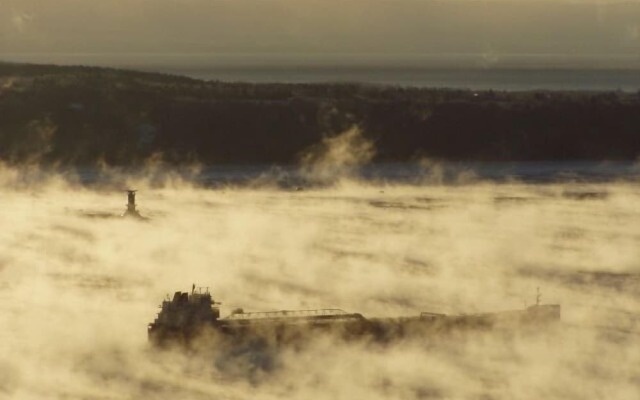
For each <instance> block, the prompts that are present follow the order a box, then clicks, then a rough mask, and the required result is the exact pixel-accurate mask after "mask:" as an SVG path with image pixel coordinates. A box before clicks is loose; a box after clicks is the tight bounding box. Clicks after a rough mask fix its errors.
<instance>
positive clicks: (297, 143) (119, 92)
mask: <svg viewBox="0 0 640 400" xmlns="http://www.w3.org/2000/svg"><path fill="white" fill-rule="evenodd" d="M353 126H358V127H359V128H360V130H361V132H362V135H363V136H364V137H365V138H367V139H369V140H370V141H371V142H372V143H373V146H374V147H375V155H374V156H373V159H372V160H373V161H408V160H413V159H416V158H421V157H429V158H437V159H446V160H468V161H534V160H634V159H636V158H637V157H638V155H640V92H638V93H622V92H553V91H532V92H499V91H479V92H478V91H468V90H453V89H429V88H406V87H394V86H375V85H364V84H349V83H326V84H252V83H226V82H220V81H201V80H196V79H191V78H186V77H181V76H175V75H164V74H157V73H147V72H137V71H128V70H118V69H112V68H98V67H83V66H65V67H61V66H52V65H31V64H14V63H0V159H1V160H4V161H6V162H10V163H22V162H38V163H60V164H75V165H90V164H94V163H98V162H105V163H107V164H113V165H129V164H137V163H142V162H144V161H145V160H147V159H148V158H149V157H158V155H161V157H162V158H163V159H164V160H165V161H167V162H170V163H186V162H192V161H198V162H201V163H204V164H215V163H236V164H255V163H273V164H291V163H297V162H298V161H299V160H300V159H301V157H302V155H303V154H305V152H306V151H307V150H308V149H309V148H312V147H313V146H315V145H317V144H318V143H321V142H322V140H323V139H324V138H326V137H330V136H335V135H337V134H339V133H341V132H344V131H346V130H348V129H349V128H351V127H353Z"/></svg>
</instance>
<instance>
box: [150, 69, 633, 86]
mask: <svg viewBox="0 0 640 400" xmlns="http://www.w3.org/2000/svg"><path fill="white" fill-rule="evenodd" d="M144 69H146V70H149V71H160V72H167V73H172V74H178V75H186V76H189V77H193V78H197V79H204V80H220V81H230V82H235V81H242V82H254V83H271V82H281V83H306V82H308V83H325V82H359V83H371V84H380V85H400V86H415V87H441V88H444V87H447V88H459V89H474V90H488V89H494V90H513V91H518V90H537V89H547V90H622V91H626V92H634V91H637V90H640V72H638V71H635V70H569V69H557V70H541V69H430V68H418V67H411V68H402V67H380V68H368V67H328V66H326V67H312V66H301V67H297V68H296V67H279V66H265V67H242V66H240V67H209V68H206V67H198V68H195V67H194V68H188V67H185V68H180V67H154V68H144Z"/></svg>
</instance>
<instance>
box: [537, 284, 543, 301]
mask: <svg viewBox="0 0 640 400" xmlns="http://www.w3.org/2000/svg"><path fill="white" fill-rule="evenodd" d="M541 297H542V293H540V286H538V292H537V293H536V306H539V305H540V298H541Z"/></svg>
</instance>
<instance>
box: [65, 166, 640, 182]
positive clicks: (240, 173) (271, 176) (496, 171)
mask: <svg viewBox="0 0 640 400" xmlns="http://www.w3.org/2000/svg"><path fill="white" fill-rule="evenodd" d="M121 172H123V173H124V174H125V175H133V176H135V175H146V176H148V175H149V171H148V170H144V171H137V170H134V169H126V170H123V171H121ZM69 173H71V174H74V175H78V176H79V177H80V180H81V182H83V183H85V184H88V185H92V184H99V183H108V182H110V181H113V180H114V179H119V178H113V176H120V174H115V175H104V174H101V173H100V172H98V171H96V170H93V169H81V170H78V171H70V172H69ZM167 173H171V174H177V175H180V176H182V177H183V178H185V179H187V180H192V181H195V182H197V183H199V184H202V185H204V186H206V187H220V186H225V185H251V184H275V185H277V186H280V187H283V188H295V187H305V186H313V185H318V184H323V183H326V180H318V179H315V178H314V177H313V175H312V174H309V173H308V172H305V171H303V170H301V169H300V168H299V167H296V166H272V165H243V166H209V167H205V168H203V169H201V170H200V171H198V172H193V171H192V170H190V169H184V170H182V169H180V168H177V169H170V170H156V171H154V172H153V173H152V174H151V175H152V179H153V177H154V176H155V177H157V179H158V180H159V181H162V180H164V179H165V178H166V176H167ZM337 174H338V175H339V176H347V177H350V178H353V179H357V180H360V181H363V182H370V183H376V184H380V183H382V184H432V183H445V184H457V183H464V182H469V181H472V182H477V181H487V182H495V183H502V182H511V181H519V182H523V183H530V184H538V183H541V184H543V183H554V182H575V183H602V182H616V181H636V180H639V179H640V165H639V164H637V163H633V162H607V163H596V162H530V163H441V164H436V165H431V166H426V167H425V166H421V165H418V164H412V163H396V164H371V165H367V166H363V167H359V168H353V169H350V170H341V171H338V172H337ZM114 183H116V182H114Z"/></svg>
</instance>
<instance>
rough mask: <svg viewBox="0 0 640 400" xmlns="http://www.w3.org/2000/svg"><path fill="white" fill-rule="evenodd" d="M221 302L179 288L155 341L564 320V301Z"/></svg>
mask: <svg viewBox="0 0 640 400" xmlns="http://www.w3.org/2000/svg"><path fill="white" fill-rule="evenodd" d="M219 306H220V303H218V302H215V301H214V300H213V298H212V296H211V293H210V292H209V289H208V288H197V289H196V287H195V285H193V287H192V290H191V292H175V293H174V295H173V298H169V297H168V296H167V299H165V300H164V301H163V302H162V304H161V305H160V312H159V313H158V315H157V317H156V318H155V320H154V321H153V322H152V323H150V324H149V325H148V338H149V341H150V342H151V343H152V344H153V345H157V346H165V345H171V344H181V345H191V344H193V343H202V342H203V341H205V342H206V341H217V342H221V341H222V342H225V343H227V344H233V343H236V344H237V343H244V342H246V341H255V340H256V339H259V340H262V341H265V342H268V343H271V344H274V345H281V344H286V343H294V342H299V341H303V340H305V339H306V338H308V337H309V335H312V334H315V333H322V332H324V333H330V334H333V335H337V336H338V337H340V338H343V339H347V340H352V339H358V338H365V339H367V340H371V341H375V342H390V341H394V340H398V339H401V338H405V337H412V336H416V337H418V336H419V337H426V336H436V335H441V334H447V333H451V332H453V331H474V332H477V331H505V330H506V331H511V330H513V329H523V328H524V329H526V328H533V329H539V328H541V327H545V326H548V325H551V324H553V323H556V322H558V321H560V313H561V310H560V305H558V304H545V305H543V304H540V293H539V292H538V296H537V298H536V304H534V305H532V306H530V307H526V308H524V309H520V310H512V311H501V312H491V313H480V314H458V315H448V314H440V313H433V312H422V313H420V314H419V315H415V316H406V317H397V318H366V317H365V316H363V315H362V314H360V313H351V312H346V311H343V310H340V309H316V310H280V311H266V312H245V311H244V310H243V309H236V310H233V312H231V314H230V315H229V316H227V317H224V318H221V317H220V307H219Z"/></svg>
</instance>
